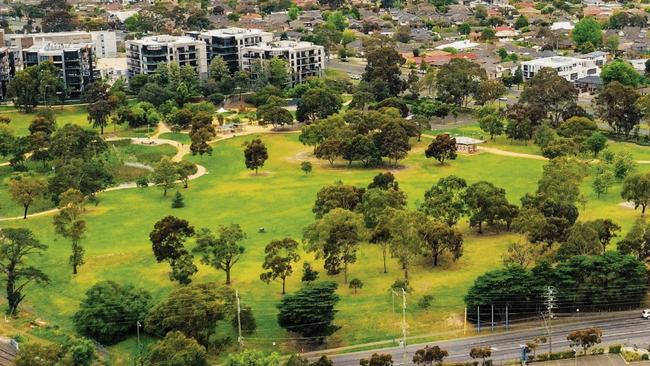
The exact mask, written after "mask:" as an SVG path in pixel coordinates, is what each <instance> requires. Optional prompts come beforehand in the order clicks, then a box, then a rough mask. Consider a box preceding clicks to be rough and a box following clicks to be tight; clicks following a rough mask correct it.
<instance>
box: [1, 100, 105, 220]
mask: <svg viewBox="0 0 650 366" xmlns="http://www.w3.org/2000/svg"><path fill="white" fill-rule="evenodd" d="M29 132H30V134H29V135H27V136H20V137H17V136H15V135H14V134H13V133H12V132H11V130H10V129H9V128H6V127H5V126H3V125H0V155H2V156H8V157H11V158H10V164H11V165H12V166H13V168H14V170H16V171H23V172H22V173H19V174H16V175H14V176H13V177H12V178H11V179H10V180H9V182H8V185H9V192H10V194H11V197H12V199H13V200H14V201H15V202H16V203H18V204H20V205H21V206H23V208H24V217H25V218H26V217H27V212H28V209H29V207H30V206H31V205H32V204H34V203H35V202H37V201H38V200H42V199H46V198H47V199H51V200H52V202H54V203H55V204H58V203H59V201H60V196H61V194H62V193H63V192H65V191H67V190H69V189H75V190H78V191H80V192H81V193H82V194H83V195H84V196H86V197H92V198H94V195H95V193H97V192H99V191H101V190H103V189H105V188H106V187H108V186H109V185H111V184H113V182H114V178H113V177H114V171H115V168H116V166H115V163H116V162H115V161H114V160H112V159H110V155H109V151H108V145H107V144H106V142H105V141H104V140H103V139H102V138H101V137H100V136H99V135H98V134H97V132H95V131H90V130H85V129H83V128H81V127H79V126H77V125H72V124H68V125H65V126H63V127H61V128H57V125H56V120H55V117H54V112H53V111H52V110H51V109H41V110H39V111H38V113H37V114H36V117H35V118H34V119H33V120H32V122H31V123H30V125H29ZM27 160H31V161H38V162H41V163H42V165H41V167H40V168H37V169H36V170H34V171H27V169H28V167H27V165H26V162H27ZM48 172H50V173H49V174H48V175H47V176H46V175H45V173H48Z"/></svg>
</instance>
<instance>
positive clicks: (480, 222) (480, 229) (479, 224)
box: [478, 221, 483, 234]
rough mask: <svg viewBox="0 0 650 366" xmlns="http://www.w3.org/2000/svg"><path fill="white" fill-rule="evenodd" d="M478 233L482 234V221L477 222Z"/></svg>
mask: <svg viewBox="0 0 650 366" xmlns="http://www.w3.org/2000/svg"><path fill="white" fill-rule="evenodd" d="M478 233H479V234H483V221H479V222H478Z"/></svg>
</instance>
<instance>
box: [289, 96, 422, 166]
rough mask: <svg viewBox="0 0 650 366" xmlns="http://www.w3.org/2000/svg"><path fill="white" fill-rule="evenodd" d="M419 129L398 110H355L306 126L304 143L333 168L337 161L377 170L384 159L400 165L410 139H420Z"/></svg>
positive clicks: (408, 149)
mask: <svg viewBox="0 0 650 366" xmlns="http://www.w3.org/2000/svg"><path fill="white" fill-rule="evenodd" d="M418 131H419V129H418V126H417V125H415V124H414V123H413V122H411V121H408V120H405V119H404V118H403V116H402V115H401V114H400V112H399V111H398V110H397V109H395V108H390V107H387V108H383V109H380V110H378V111H369V112H367V113H363V112H362V111H359V110H351V111H348V112H346V113H345V114H343V115H335V116H331V117H328V118H325V119H321V120H318V121H316V122H314V123H312V124H310V125H307V126H305V127H304V128H303V129H302V132H301V134H300V141H301V142H302V143H303V144H305V145H311V146H314V155H315V156H316V157H317V158H319V159H324V160H328V161H329V162H330V164H331V165H332V166H333V165H334V162H335V161H336V160H337V159H341V158H342V159H344V160H346V161H347V162H348V165H351V164H352V163H353V162H355V161H358V162H361V163H362V164H363V165H364V166H377V165H380V164H381V161H382V158H387V159H388V160H389V161H390V162H391V163H394V164H397V162H398V161H399V160H401V159H403V158H404V157H406V155H407V154H408V152H409V151H410V149H411V145H410V143H409V138H411V137H415V136H417V135H418V133H419V132H418Z"/></svg>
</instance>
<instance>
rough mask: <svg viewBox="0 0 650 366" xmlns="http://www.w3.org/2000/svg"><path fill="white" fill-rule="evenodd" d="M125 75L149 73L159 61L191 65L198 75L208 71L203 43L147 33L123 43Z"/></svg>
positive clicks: (203, 75)
mask: <svg viewBox="0 0 650 366" xmlns="http://www.w3.org/2000/svg"><path fill="white" fill-rule="evenodd" d="M126 57H127V74H128V76H129V77H132V76H134V75H137V74H152V73H155V72H156V68H157V67H158V64H161V63H164V64H168V63H171V62H174V63H176V64H178V65H179V66H181V67H183V66H186V65H189V66H192V67H193V68H194V70H195V71H196V72H197V73H198V75H199V77H200V78H205V77H206V76H207V74H208V58H207V55H206V46H205V43H204V42H202V41H199V40H197V39H194V38H192V37H185V36H181V37H176V36H167V35H161V36H150V37H144V38H142V39H138V40H134V41H127V42H126Z"/></svg>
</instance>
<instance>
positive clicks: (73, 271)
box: [72, 261, 77, 275]
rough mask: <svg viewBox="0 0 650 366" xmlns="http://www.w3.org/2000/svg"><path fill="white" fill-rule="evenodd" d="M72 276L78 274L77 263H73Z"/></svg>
mask: <svg viewBox="0 0 650 366" xmlns="http://www.w3.org/2000/svg"><path fill="white" fill-rule="evenodd" d="M72 274H73V275H76V274H77V263H76V261H73V263H72Z"/></svg>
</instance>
